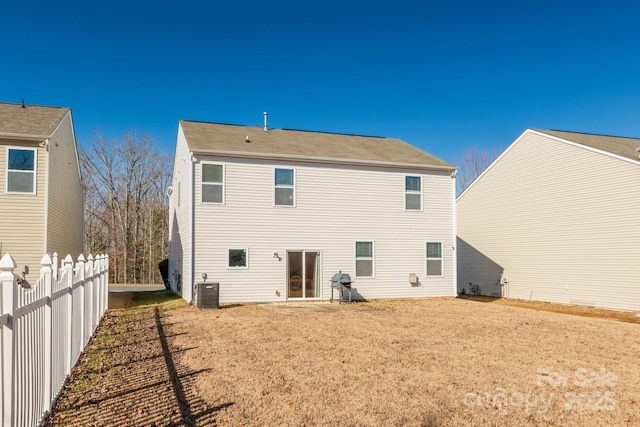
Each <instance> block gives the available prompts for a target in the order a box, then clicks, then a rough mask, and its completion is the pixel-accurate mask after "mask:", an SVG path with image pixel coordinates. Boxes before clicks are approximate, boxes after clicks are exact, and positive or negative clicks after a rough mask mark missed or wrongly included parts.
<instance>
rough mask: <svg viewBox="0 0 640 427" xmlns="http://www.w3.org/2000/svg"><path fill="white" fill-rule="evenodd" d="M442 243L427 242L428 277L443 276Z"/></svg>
mask: <svg viewBox="0 0 640 427" xmlns="http://www.w3.org/2000/svg"><path fill="white" fill-rule="evenodd" d="M442 273H443V269H442V243H441V242H427V276H442Z"/></svg>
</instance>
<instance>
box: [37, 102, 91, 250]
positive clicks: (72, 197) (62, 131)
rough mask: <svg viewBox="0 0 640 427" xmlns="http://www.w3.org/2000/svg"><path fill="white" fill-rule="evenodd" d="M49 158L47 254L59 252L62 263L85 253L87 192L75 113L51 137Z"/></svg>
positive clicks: (69, 114)
mask: <svg viewBox="0 0 640 427" xmlns="http://www.w3.org/2000/svg"><path fill="white" fill-rule="evenodd" d="M43 151H44V150H43ZM42 154H43V156H45V157H46V156H47V154H46V153H45V152H43V153H42ZM48 156H49V166H48V169H49V172H48V175H49V177H48V180H47V181H48V190H47V195H46V197H47V210H48V215H47V247H46V251H47V252H50V253H53V252H58V255H59V256H60V259H63V258H64V257H65V256H66V255H67V254H69V255H71V257H72V258H73V259H74V260H75V259H77V258H78V256H79V255H80V254H81V253H83V247H82V244H83V233H84V189H83V187H82V181H81V177H80V165H79V164H78V152H77V147H76V142H75V140H74V134H73V123H72V119H71V113H67V115H66V116H65V118H64V119H63V120H62V122H61V123H60V125H59V126H58V128H57V129H56V130H55V132H54V133H53V135H52V136H51V138H50V140H49V145H48Z"/></svg>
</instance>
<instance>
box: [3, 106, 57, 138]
mask: <svg viewBox="0 0 640 427" xmlns="http://www.w3.org/2000/svg"><path fill="white" fill-rule="evenodd" d="M68 112H69V109H68V108H63V107H43V106H39V105H28V104H27V105H25V108H22V105H21V104H9V103H4V102H0V135H2V134H6V135H25V136H33V137H49V136H51V134H52V133H53V131H54V130H55V129H56V127H57V126H58V125H59V124H60V122H61V121H62V119H63V118H64V116H65V115H66V114H67V113H68Z"/></svg>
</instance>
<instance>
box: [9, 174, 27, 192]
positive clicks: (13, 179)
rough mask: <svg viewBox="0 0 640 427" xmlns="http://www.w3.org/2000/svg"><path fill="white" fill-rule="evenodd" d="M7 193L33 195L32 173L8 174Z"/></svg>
mask: <svg viewBox="0 0 640 427" xmlns="http://www.w3.org/2000/svg"><path fill="white" fill-rule="evenodd" d="M7 191H8V192H15V193H33V172H9V173H8V176H7Z"/></svg>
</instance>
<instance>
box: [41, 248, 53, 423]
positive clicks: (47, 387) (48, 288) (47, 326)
mask: <svg viewBox="0 0 640 427" xmlns="http://www.w3.org/2000/svg"><path fill="white" fill-rule="evenodd" d="M40 264H42V268H41V269H40V278H41V279H42V281H43V283H42V285H43V286H44V296H45V297H46V299H47V300H46V301H47V302H46V304H45V305H44V366H43V368H44V390H43V391H42V394H43V396H42V398H43V399H44V401H43V408H44V410H45V412H47V413H48V412H50V411H51V382H52V378H51V376H52V373H53V369H51V368H52V366H51V364H52V363H53V360H52V352H53V348H52V346H51V334H52V332H51V330H52V327H51V325H52V323H53V315H52V313H53V310H52V306H53V301H52V299H51V294H52V289H53V286H52V283H51V281H52V280H53V272H52V269H51V264H52V261H51V257H50V256H49V254H45V255H44V256H43V257H42V259H41V260H40Z"/></svg>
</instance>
